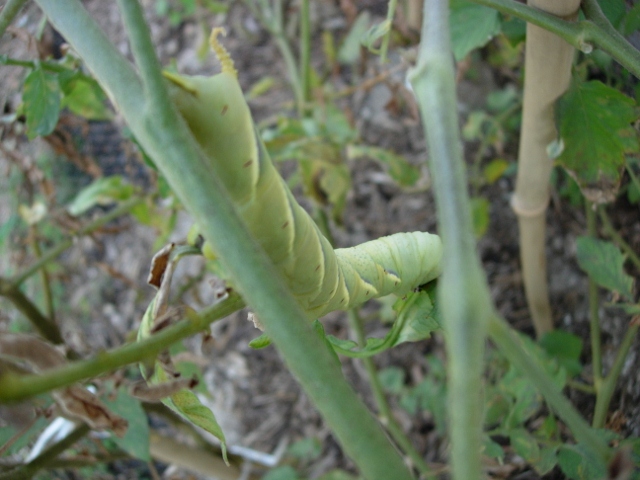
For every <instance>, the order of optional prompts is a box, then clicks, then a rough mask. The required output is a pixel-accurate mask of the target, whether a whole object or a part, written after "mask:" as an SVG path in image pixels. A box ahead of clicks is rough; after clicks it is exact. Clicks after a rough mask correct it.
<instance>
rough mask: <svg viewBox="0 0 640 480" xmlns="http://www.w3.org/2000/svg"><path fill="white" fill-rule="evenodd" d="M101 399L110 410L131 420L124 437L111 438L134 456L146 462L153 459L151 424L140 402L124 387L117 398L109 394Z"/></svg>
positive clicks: (113, 436)
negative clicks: (150, 445) (150, 435)
mask: <svg viewBox="0 0 640 480" xmlns="http://www.w3.org/2000/svg"><path fill="white" fill-rule="evenodd" d="M101 400H102V401H103V402H104V404H105V405H106V406H107V407H108V408H109V410H111V411H112V412H114V413H116V414H118V415H120V416H121V417H123V418H125V419H126V420H127V421H128V422H129V428H128V429H127V433H126V434H125V435H124V437H122V438H119V437H117V436H115V435H112V436H111V439H112V440H113V441H114V442H115V443H116V445H118V446H119V447H120V448H121V449H122V450H124V451H125V452H127V453H129V454H130V455H131V456H132V457H135V458H139V459H140V460H143V461H145V462H148V461H149V460H151V454H150V453H149V424H148V423H147V415H146V414H145V412H144V410H143V408H142V406H141V405H140V402H139V401H138V400H136V399H135V398H133V397H132V396H130V395H129V394H128V393H126V392H125V391H124V390H122V389H120V390H118V396H117V397H116V398H115V399H113V400H110V399H109V397H108V396H104V397H102V398H101Z"/></svg>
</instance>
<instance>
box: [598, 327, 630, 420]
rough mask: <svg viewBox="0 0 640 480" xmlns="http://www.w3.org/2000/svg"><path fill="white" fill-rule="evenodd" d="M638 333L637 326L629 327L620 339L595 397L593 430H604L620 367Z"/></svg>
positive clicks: (620, 370)
mask: <svg viewBox="0 0 640 480" xmlns="http://www.w3.org/2000/svg"><path fill="white" fill-rule="evenodd" d="M637 333H638V325H631V326H630V327H629V329H628V330H627V332H626V333H625V335H624V338H623V339H622V343H620V346H619V347H618V352H617V354H616V358H615V360H614V362H613V366H612V367H611V371H610V372H609V373H608V374H607V376H606V377H605V379H604V381H603V382H602V388H600V389H599V390H598V395H597V397H596V406H595V409H594V412H593V428H604V425H605V422H606V420H607V413H608V412H609V406H610V405H611V398H612V397H613V394H614V392H615V390H616V384H617V383H618V379H619V378H620V373H621V372H622V367H624V361H625V360H626V358H627V354H628V353H629V350H630V349H631V345H632V344H633V340H634V339H635V338H636V335H637Z"/></svg>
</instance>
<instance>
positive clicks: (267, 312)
mask: <svg viewBox="0 0 640 480" xmlns="http://www.w3.org/2000/svg"><path fill="white" fill-rule="evenodd" d="M38 3H39V4H40V6H41V7H42V9H43V10H44V11H45V13H46V14H47V16H48V17H49V18H50V20H51V21H52V23H53V24H54V25H55V26H56V28H57V29H58V30H59V31H60V33H62V35H64V37H65V38H66V39H67V41H68V42H69V43H70V44H71V45H73V47H74V48H75V50H76V51H77V52H78V53H79V55H80V56H81V57H82V58H83V60H84V61H85V62H86V64H87V65H88V66H89V68H90V69H91V70H92V71H93V72H94V73H96V76H97V79H98V81H99V82H101V83H102V84H103V85H107V86H108V87H109V91H110V92H111V93H112V95H113V97H114V99H115V101H116V103H117V104H118V105H119V106H120V108H121V111H122V114H123V116H124V117H125V119H126V120H127V122H128V123H129V126H130V127H131V129H132V131H133V133H134V134H135V135H136V138H137V139H138V141H139V142H140V143H141V144H142V145H143V147H144V148H145V150H146V151H147V152H148V153H149V154H150V155H151V156H152V157H153V158H154V160H155V161H156V164H157V165H158V167H159V169H160V170H161V171H162V172H163V174H164V175H165V177H166V178H167V180H168V181H169V183H170V185H171V187H172V189H173V191H174V192H175V193H176V195H177V196H178V197H179V198H180V200H181V201H182V203H183V204H184V205H185V207H186V208H187V209H188V210H189V211H190V212H191V213H192V214H193V216H194V219H195V221H196V222H197V223H198V225H200V227H201V229H202V232H203V234H204V236H205V237H206V238H208V239H211V240H210V241H211V243H212V245H213V248H214V250H215V251H216V252H218V253H219V254H220V260H221V262H222V263H223V267H224V268H225V270H226V271H228V272H229V273H230V276H231V277H232V281H233V282H234V284H235V285H237V286H238V288H239V290H240V292H241V293H242V295H243V297H244V298H245V300H246V301H247V303H248V304H249V305H251V306H252V307H253V309H254V311H255V312H256V313H257V315H258V316H259V317H260V319H261V321H262V323H263V325H264V326H265V331H266V333H267V334H268V335H269V337H270V338H271V339H272V340H273V342H274V344H275V345H276V346H277V347H278V349H279V350H280V352H281V353H282V355H283V357H284V358H285V361H286V363H287V365H288V367H289V369H290V370H291V372H292V373H293V374H294V375H295V376H296V377H297V379H298V380H299V381H300V383H301V384H302V387H303V388H304V389H305V391H306V392H307V394H308V395H309V397H310V398H311V399H312V401H313V402H314V403H315V405H316V406H317V407H318V409H319V410H320V412H321V413H322V414H323V416H324V418H325V419H326V421H327V423H328V425H329V427H330V428H331V429H332V430H333V432H334V433H335V434H336V437H337V438H338V440H339V441H340V442H341V444H342V445H343V446H344V449H345V453H346V454H347V455H349V456H350V457H351V458H353V460H354V461H355V463H356V464H357V465H358V467H359V468H360V469H361V471H362V474H363V475H364V476H365V477H366V478H368V479H369V480H376V479H381V480H382V479H385V480H386V479H388V478H395V479H399V480H405V479H410V478H411V474H410V472H409V471H408V469H407V468H406V466H405V465H404V464H403V462H402V459H401V458H400V456H399V455H398V453H397V452H396V451H395V450H394V449H393V446H392V445H391V444H390V443H389V441H388V439H387V438H386V437H385V434H384V432H383V430H382V429H381V427H380V426H379V425H378V423H377V421H376V420H375V418H374V417H373V416H372V415H371V414H370V412H369V411H368V410H367V409H366V407H365V406H364V404H363V403H362V402H361V401H360V399H359V398H358V397H357V395H356V394H355V392H354V391H353V390H352V389H351V388H350V386H349V385H348V383H347V382H346V380H345V378H344V376H343V375H342V372H341V370H340V367H339V365H338V364H337V363H336V362H335V357H334V356H333V355H332V353H331V352H330V351H329V350H328V349H327V347H326V345H325V343H324V342H322V341H320V339H319V338H318V337H317V334H316V332H315V330H314V329H313V327H312V325H311V324H310V323H309V322H307V321H306V320H305V319H306V316H305V314H304V312H303V310H302V309H301V308H300V307H299V305H298V304H297V302H296V300H295V298H294V297H293V295H292V294H291V293H290V292H289V290H288V289H287V288H286V287H285V283H284V281H283V278H282V275H281V273H280V272H279V271H278V270H276V269H275V268H274V266H273V265H272V264H271V263H270V262H269V260H268V258H267V256H266V254H265V253H264V252H263V251H262V250H261V249H260V248H259V247H258V246H257V244H256V242H255V241H254V240H253V239H252V238H251V236H250V235H249V233H248V230H247V228H246V227H245V226H244V224H243V223H242V222H241V220H240V219H239V217H238V215H237V213H236V212H235V209H234V206H233V204H232V202H231V200H230V196H229V194H228V193H227V191H226V190H225V187H224V186H223V185H222V184H221V183H220V180H219V179H218V178H217V177H216V176H215V175H214V173H213V172H212V171H211V169H210V168H209V163H210V162H212V161H216V159H214V158H207V157H206V156H205V155H204V154H203V152H202V150H201V149H200V147H199V146H198V144H197V143H196V142H195V140H194V139H193V136H192V135H191V133H190V132H189V130H188V129H187V127H186V125H185V123H184V121H183V120H182V119H181V118H180V117H179V116H178V115H177V113H176V112H175V111H174V109H173V108H167V111H163V112H157V108H155V107H154V108H155V109H154V110H153V111H152V107H149V108H145V105H146V102H147V101H148V100H146V99H145V98H144V97H141V95H142V94H143V93H144V92H143V91H142V86H141V83H140V80H139V78H138V77H137V76H132V75H130V74H128V73H126V76H127V77H131V78H129V80H130V81H132V82H133V83H134V84H135V85H134V91H135V93H136V94H137V95H138V97H137V98H132V96H131V94H130V92H129V91H125V90H127V89H128V88H129V85H128V84H127V83H125V82H124V81H123V78H122V75H123V74H122V72H119V71H114V68H115V65H116V64H117V63H120V62H122V61H123V59H122V58H121V57H118V59H115V58H113V57H112V56H111V54H110V53H109V54H108V55H106V54H104V53H103V52H102V51H103V50H105V49H106V50H108V51H109V52H111V49H112V47H111V46H110V45H105V43H108V42H107V40H106V39H104V37H103V35H102V34H101V32H100V33H98V32H97V27H96V25H95V23H94V22H89V20H90V19H89V17H88V16H86V12H84V10H83V7H82V6H81V5H80V4H79V2H78V1H77V0H67V1H65V2H59V1H58V0H38ZM130 3H131V4H135V6H134V5H131V8H129V7H127V8H125V9H123V14H126V15H130V18H128V19H126V21H125V23H126V24H127V25H128V26H129V28H130V29H136V30H138V32H137V33H131V37H132V39H136V40H135V41H134V42H132V51H133V54H134V58H136V59H137V60H138V61H140V58H141V57H143V56H145V55H149V54H150V51H151V50H152V48H150V47H149V45H150V44H151V42H150V40H148V39H145V40H144V41H143V39H142V36H141V35H139V34H141V33H142V32H147V33H144V36H146V37H148V27H147V26H146V24H145V23H144V19H143V17H142V11H141V8H140V6H139V4H138V3H137V2H133V1H132V2H130ZM79 12H82V13H79ZM85 18H86V19H87V21H85ZM78 20H81V22H80V24H79V22H78ZM98 40H100V41H98ZM105 57H106V58H105ZM103 61H104V62H106V63H107V65H109V66H110V67H107V68H105V67H104V66H102V65H98V64H101V63H102V62H103ZM125 64H126V62H125ZM143 66H144V68H142V69H141V74H143V75H145V76H155V77H156V79H160V78H161V76H162V73H161V72H160V70H159V69H158V70H157V71H153V69H152V68H147V67H149V66H150V64H149V63H148V62H145V63H144V64H143ZM124 68H125V69H126V72H132V70H131V67H130V66H129V65H125V67H124ZM144 84H145V85H147V86H149V85H160V84H161V81H157V80H153V79H151V78H149V79H145V80H144ZM133 106H135V107H136V108H135V110H134V109H133V108H132V107H133ZM220 232H224V234H220Z"/></svg>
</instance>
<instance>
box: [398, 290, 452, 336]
mask: <svg viewBox="0 0 640 480" xmlns="http://www.w3.org/2000/svg"><path fill="white" fill-rule="evenodd" d="M435 302H436V295H435V284H432V285H431V286H430V288H429V289H428V290H426V291H419V292H411V293H408V294H407V295H405V296H404V297H403V298H400V299H398V301H397V302H396V303H395V304H394V306H393V308H394V310H396V311H397V312H398V319H397V320H396V323H394V326H393V328H392V332H393V331H394V330H397V331H398V334H397V338H396V340H395V341H394V342H393V344H392V346H396V345H399V344H401V343H404V342H418V341H420V340H425V339H427V338H429V337H430V336H431V334H432V333H433V332H435V331H437V330H440V328H441V324H440V320H439V314H438V310H437V308H436V304H435ZM396 325H397V326H398V327H399V328H396Z"/></svg>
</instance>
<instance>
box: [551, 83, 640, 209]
mask: <svg viewBox="0 0 640 480" xmlns="http://www.w3.org/2000/svg"><path fill="white" fill-rule="evenodd" d="M637 118H638V115H637V111H636V105H635V101H634V100H633V99H631V98H629V97H627V96H626V95H624V94H622V93H620V92H619V91H618V90H615V89H613V88H611V87H608V86H606V85H604V84H603V83H601V82H598V81H591V82H582V83H578V82H574V83H573V85H572V86H571V88H570V89H569V90H568V91H567V93H565V94H564V95H563V96H562V97H561V98H560V99H559V100H558V102H557V103H556V121H557V124H558V131H559V135H560V138H561V141H562V144H563V145H564V150H563V151H562V153H561V154H560V155H559V156H558V157H557V160H556V162H557V163H558V164H559V165H561V166H563V167H564V168H566V169H567V170H568V171H569V172H570V173H571V175H572V176H573V177H574V178H575V179H576V180H577V182H578V184H579V185H580V187H581V189H582V191H583V194H584V195H585V196H586V197H587V198H589V199H590V200H592V201H595V202H603V201H610V200H612V199H614V198H615V195H616V193H617V189H618V187H619V183H620V176H621V169H622V167H623V166H624V164H625V154H626V153H631V152H637V151H638V139H637V136H636V132H635V130H634V129H633V127H632V126H631V123H632V122H634V121H635V120H636V119H637Z"/></svg>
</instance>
